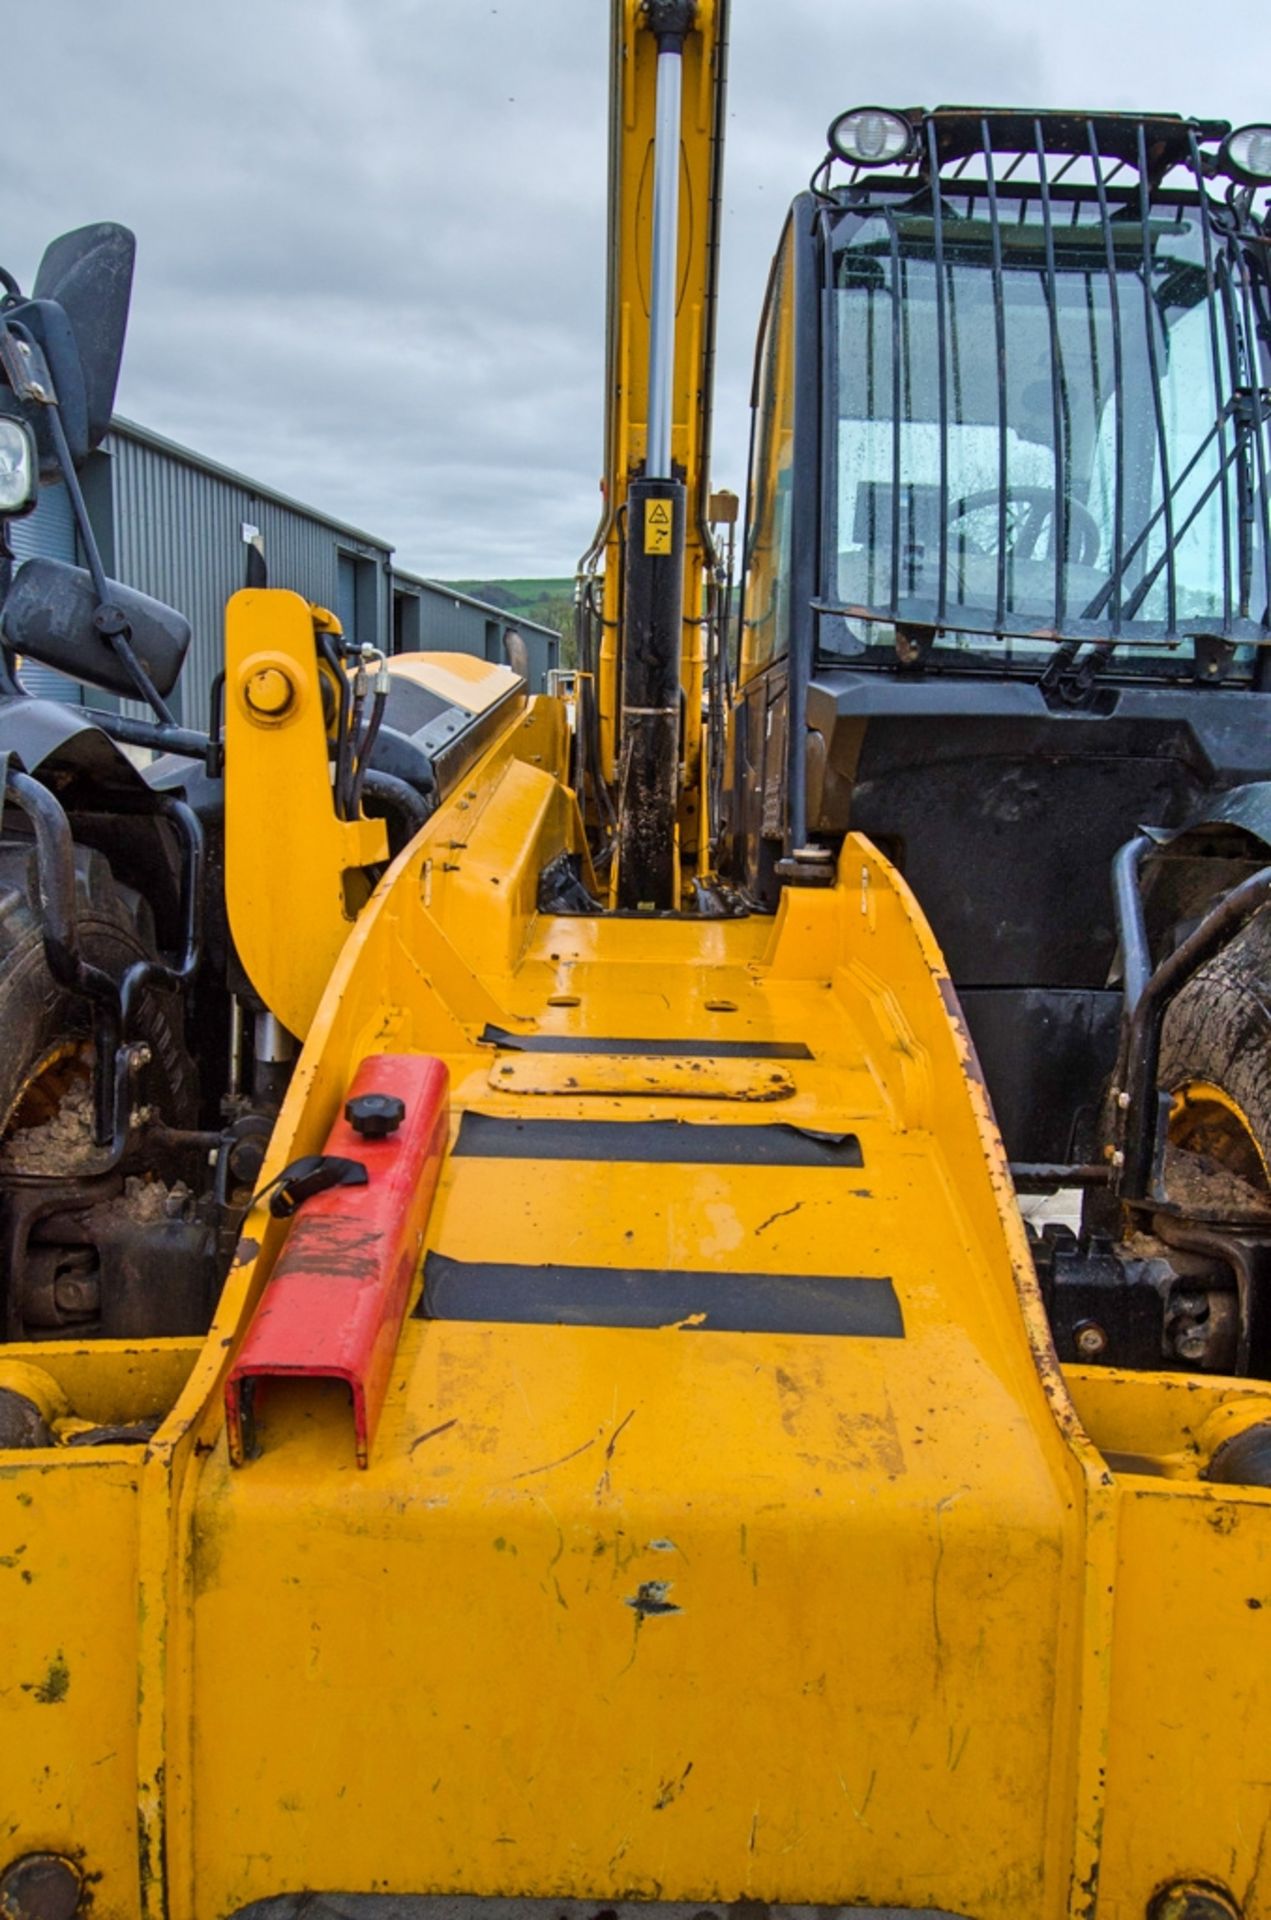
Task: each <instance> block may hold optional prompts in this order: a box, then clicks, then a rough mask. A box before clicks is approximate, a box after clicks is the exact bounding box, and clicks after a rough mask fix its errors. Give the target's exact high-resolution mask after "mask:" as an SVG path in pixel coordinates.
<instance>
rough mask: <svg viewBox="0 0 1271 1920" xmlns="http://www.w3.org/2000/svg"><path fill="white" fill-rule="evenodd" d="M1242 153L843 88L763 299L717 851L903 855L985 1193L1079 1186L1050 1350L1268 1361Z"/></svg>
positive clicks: (770, 867) (1249, 134) (1269, 451)
mask: <svg viewBox="0 0 1271 1920" xmlns="http://www.w3.org/2000/svg"><path fill="white" fill-rule="evenodd" d="M843 167H846V168H847V169H848V170H849V171H848V172H847V174H846V176H845V177H844V176H843V174H842V172H841V169H842V168H843ZM1268 180H1271V132H1269V131H1268V130H1267V129H1265V128H1243V129H1240V130H1239V131H1237V132H1235V133H1233V132H1232V131H1231V129H1230V128H1229V127H1228V126H1227V125H1226V124H1224V123H1217V122H1192V121H1187V120H1183V119H1179V118H1177V117H1175V116H1169V115H1158V116H1147V117H1142V116H1135V115H1116V114H1073V113H1063V114H1059V113H1037V114H1032V113H1021V112H1002V111H997V110H990V109H981V108H940V109H937V110H936V111H934V112H923V111H916V110H915V111H910V112H904V113H892V112H888V111H885V110H882V109H876V108H866V109H861V110H858V111H856V112H853V113H848V114H844V115H842V116H841V117H840V119H839V120H837V121H836V122H835V124H834V126H833V127H832V128H831V129H830V135H829V152H828V153H827V155H826V158H825V161H824V162H823V164H822V166H821V167H820V168H819V170H818V172H817V174H816V175H815V176H814V178H813V181H812V185H811V189H810V191H809V192H808V193H807V194H805V195H803V196H802V197H801V198H800V199H799V200H797V201H796V202H795V205H794V207H793V209H792V211H791V214H790V217H789V220H788V222H787V225H786V229H785V232H784V234H783V237H782V241H781V245H780V248H779V250H778V253H777V256H776V259H775V262H774V266H773V271H772V277H771V282H770V286H769V293H768V299H767V304H766V309H765V315H764V320H763V324H762V328H761V333H760V340H759V349H758V355H757V361H756V370H755V391H754V407H755V412H754V428H753V442H752V466H751V484H750V501H749V513H748V527H747V546H746V565H747V585H746V591H745V599H744V606H743V613H742V620H741V626H740V639H739V648H738V653H739V659H738V662H737V671H738V674H739V688H738V700H739V712H738V723H737V726H736V729H735V734H734V753H733V764H732V765H731V767H730V768H728V769H727V770H726V771H727V778H728V779H729V781H730V783H731V786H730V793H729V809H728V812H727V816H726V822H725V833H724V841H723V849H722V859H721V864H722V865H723V866H724V869H725V871H726V872H727V873H728V874H729V875H730V877H731V878H732V879H733V880H734V881H735V882H738V883H740V884H741V885H743V886H744V887H745V888H747V889H748V890H749V892H750V893H751V894H752V895H753V896H755V897H757V898H758V899H760V900H763V901H766V902H769V903H771V902H772V901H774V900H775V897H776V894H777V892H778V890H779V888H780V886H781V885H782V884H783V883H791V882H797V883H802V884H815V883H816V882H817V880H818V879H819V878H825V877H828V875H829V873H830V871H831V865H830V862H829V860H828V858H827V855H828V854H830V853H832V852H833V851H834V850H835V849H836V848H837V847H838V845H839V844H840V843H841V841H842V837H843V835H844V833H845V832H847V831H849V830H852V831H858V832H861V833H864V834H867V835H868V836H869V837H870V838H871V839H873V840H874V841H875V842H877V844H878V845H879V846H880V847H881V848H882V849H883V850H884V851H885V852H887V853H888V854H889V855H890V856H891V857H892V858H893V859H894V860H895V862H896V863H897V864H898V865H899V867H900V868H901V870H902V871H903V873H904V874H905V875H906V877H907V879H908V880H909V882H910V884H911V885H912V886H913V888H914V890H915V892H916V894H917V896H918V898H919V900H920V902H921V904H922V906H923V908H924V910H925V912H926V913H927V914H928V916H929V917H930V919H931V922H932V924H933V927H934V929H935V932H936V934H937V936H938V938H939V940H940V942H941V944H942V946H943V949H944V952H945V955H946V958H947V960H948V962H949V966H950V970H951V972H952V975H953V978H954V980H955V982H956V985H957V988H958V992H959V995H960V997H961V1001H962V1005H963V1007H964V1009H965V1012H966V1016H967V1020H968V1023H969V1025H970V1027H971V1030H972V1034H973V1037H974V1040H975V1042H976V1045H977V1048H978V1051H979V1053H980V1056H981V1060H982V1062H983V1066H984V1070H985V1074H986V1078H987V1081H988V1085H989V1088H990V1091H991V1094H992V1098H993V1101H994V1105H995V1108H996V1111H997V1115H998V1119H999V1121H1000V1124H1001V1126H1002V1131H1003V1134H1004V1138H1005V1141H1006V1146H1007V1150H1008V1153H1009V1155H1010V1158H1011V1160H1012V1163H1013V1165H1014V1168H1015V1174H1016V1180H1017V1184H1018V1185H1019V1186H1020V1187H1021V1189H1024V1190H1027V1189H1033V1190H1038V1191H1052V1190H1059V1189H1062V1188H1065V1187H1067V1188H1081V1189H1082V1190H1083V1191H1084V1193H1085V1195H1086V1201H1085V1207H1084V1226H1083V1230H1082V1233H1081V1235H1080V1237H1079V1239H1078V1238H1077V1237H1074V1235H1073V1234H1072V1233H1071V1232H1070V1231H1068V1230H1067V1229H1066V1228H1062V1227H1052V1228H1050V1229H1048V1230H1047V1232H1046V1235H1045V1238H1044V1240H1043V1241H1041V1242H1039V1246H1038V1255H1039V1266H1040V1269H1041V1273H1042V1278H1043V1283H1044V1285H1045V1287H1046V1289H1047V1291H1048V1293H1049V1295H1050V1296H1051V1299H1052V1307H1053V1317H1054V1319H1055V1326H1056V1335H1057V1339H1058V1343H1059V1347H1060V1352H1061V1355H1066V1356H1067V1357H1086V1358H1095V1359H1103V1360H1107V1361H1109V1362H1113V1361H1120V1362H1122V1363H1123V1364H1135V1365H1152V1364H1155V1365H1160V1364H1161V1363H1162V1359H1163V1358H1164V1359H1165V1360H1167V1361H1169V1362H1172V1363H1177V1362H1178V1361H1180V1360H1182V1361H1184V1362H1186V1363H1188V1364H1198V1365H1210V1366H1220V1367H1223V1368H1226V1369H1236V1368H1239V1369H1242V1370H1243V1369H1248V1368H1252V1369H1253V1370H1254V1371H1258V1372H1263V1373H1265V1372H1267V1371H1271V1329H1269V1328H1268V1326H1267V1324H1266V1311H1265V1307H1262V1308H1259V1306H1258V1304H1257V1303H1258V1301H1259V1299H1260V1298H1261V1297H1262V1296H1263V1295H1264V1294H1265V1293H1266V1291H1267V1289H1266V1287H1265V1286H1264V1285H1262V1284H1260V1282H1259V1269H1260V1264H1261V1263H1264V1262H1265V1260H1266V1258H1267V1234H1268V1223H1269V1221H1271V1212H1269V1211H1268V1209H1269V1206H1271V1178H1269V1173H1271V1074H1269V1071H1268V1066H1267V1060H1268V1047H1269V1045H1271V1017H1269V1015H1268V1012H1267V1005H1268V996H1269V994H1271V936H1269V935H1268V931H1267V925H1266V922H1267V918H1268V916H1266V915H1262V914H1260V912H1259V910H1260V908H1261V906H1262V903H1263V902H1264V901H1265V899H1266V898H1267V892H1268V882H1269V880H1271V871H1269V870H1268V868H1267V861H1268V858H1269V857H1271V856H1269V853H1268V848H1269V847H1271V784H1269V783H1271V744H1269V743H1271V652H1269V651H1268V646H1269V644H1271V624H1269V616H1268V608H1269V604H1271V524H1269V499H1271V474H1269V468H1271V432H1269V428H1271V394H1269V393H1268V380H1269V368H1271V359H1269V355H1271V274H1269V269H1271V229H1269V225H1268V215H1267V192H1266V183H1267V182H1268ZM1158 1086H1159V1087H1160V1088H1162V1089H1164V1093H1163V1094H1162V1093H1158ZM1198 1178H1200V1179H1201V1180H1202V1187H1203V1191H1200V1190H1198V1189H1197V1188H1196V1184H1195V1182H1196V1180H1197V1179H1198ZM1189 1182H1190V1184H1189ZM1184 1217H1186V1219H1187V1220H1189V1221H1190V1222H1191V1225H1190V1226H1189V1227H1187V1228H1184V1227H1183V1226H1182V1225H1181V1224H1180V1222H1181V1221H1182V1219H1183V1218H1184ZM1197 1220H1201V1221H1203V1222H1205V1223H1206V1224H1205V1225H1204V1226H1203V1227H1198V1226H1197V1225H1196V1222H1197ZM1123 1229H1124V1230H1129V1229H1132V1230H1133V1231H1132V1233H1131V1235H1130V1240H1129V1241H1127V1239H1126V1238H1125V1233H1124V1231H1123ZM1145 1234H1150V1235H1155V1236H1156V1241H1157V1242H1162V1243H1163V1241H1164V1240H1165V1239H1170V1240H1171V1242H1172V1243H1173V1244H1174V1246H1175V1249H1176V1253H1177V1257H1175V1258H1172V1259H1165V1258H1163V1257H1162V1255H1163V1246H1162V1245H1157V1244H1155V1243H1154V1244H1153V1245H1152V1246H1150V1247H1144V1246H1143V1245H1140V1244H1139V1242H1140V1241H1141V1240H1142V1238H1143V1236H1144V1235H1145ZM1135 1236H1137V1238H1135ZM1184 1243H1185V1246H1186V1250H1185V1251H1184V1250H1183V1246H1184ZM1127 1247H1132V1249H1133V1250H1131V1251H1127ZM1185 1268H1186V1269H1187V1271H1186V1272H1185V1273H1184V1269H1185ZM1210 1296H1212V1297H1210ZM1220 1296H1221V1297H1220ZM1180 1303H1181V1304H1180ZM1229 1303H1231V1311H1228V1304H1229Z"/></svg>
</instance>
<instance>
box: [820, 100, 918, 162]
mask: <svg viewBox="0 0 1271 1920" xmlns="http://www.w3.org/2000/svg"><path fill="white" fill-rule="evenodd" d="M826 140H827V143H828V145H829V149H830V152H831V153H833V154H836V155H837V156H838V158H839V159H840V160H846V161H847V163H848V165H849V166H853V167H886V166H891V165H893V164H894V163H895V162H896V161H898V160H906V159H908V157H909V155H910V154H911V153H912V152H913V148H914V129H913V126H912V124H911V123H910V122H909V121H908V120H906V118H905V117H904V115H903V114H900V113H890V112H889V111H888V110H887V108H886V107H852V108H850V109H849V110H848V112H846V113H840V115H839V116H838V119H837V120H834V121H832V122H831V124H830V130H829V132H828V134H827V135H826Z"/></svg>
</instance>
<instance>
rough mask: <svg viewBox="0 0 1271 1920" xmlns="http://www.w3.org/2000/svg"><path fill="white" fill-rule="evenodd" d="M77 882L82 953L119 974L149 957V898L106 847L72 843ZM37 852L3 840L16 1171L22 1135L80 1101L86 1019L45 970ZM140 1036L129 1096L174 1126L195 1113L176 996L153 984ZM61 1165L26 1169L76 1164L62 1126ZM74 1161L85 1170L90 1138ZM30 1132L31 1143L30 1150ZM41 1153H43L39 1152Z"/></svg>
mask: <svg viewBox="0 0 1271 1920" xmlns="http://www.w3.org/2000/svg"><path fill="white" fill-rule="evenodd" d="M75 890H76V906H77V909H78V918H79V931H80V941H81V946H82V950H83V954H84V958H85V959H86V960H88V961H90V962H91V963H92V964H93V965H94V966H97V967H100V968H102V969H103V970H104V971H105V972H108V973H110V974H112V975H113V976H114V977H116V978H118V977H119V976H120V975H121V974H122V973H123V972H124V970H125V969H126V968H127V967H128V966H130V965H131V964H132V962H133V961H134V960H140V959H144V958H146V957H151V958H153V956H154V954H155V951H156V947H155V935H154V923H153V916H152V914H151V911H150V907H149V905H148V903H147V902H146V901H145V900H143V898H142V897H141V895H140V894H139V893H136V892H135V891H134V890H133V889H132V888H130V887H125V886H122V885H121V884H120V883H119V882H118V881H117V880H116V879H115V877H114V875H113V873H112V872H111V869H110V863H109V861H108V860H107V859H106V857H105V855H104V854H101V853H98V852H96V851H94V850H93V849H91V848H88V847H80V846H77V847H76V848H75ZM39 897H40V896H39V886H38V881H37V877H36V865H35V855H34V850H33V848H32V845H31V842H30V841H29V840H22V839H18V838H16V837H7V838H5V839H3V840H0V1164H2V1165H3V1166H4V1167H5V1168H7V1169H8V1170H21V1168H22V1165H23V1162H24V1159H26V1158H27V1155H24V1153H23V1149H22V1137H23V1135H24V1134H26V1133H27V1132H28V1130H30V1129H39V1130H41V1132H43V1133H44V1135H45V1139H46V1141H47V1139H48V1122H50V1121H51V1120H54V1119H56V1117H57V1115H58V1112H59V1108H60V1107H61V1106H62V1105H63V1104H64V1102H65V1101H66V1099H67V1098H68V1096H69V1097H72V1098H74V1099H76V1100H77V1101H78V1103H79V1105H80V1106H81V1107H82V1105H83V1088H84V1084H85V1078H86V1074H87V1071H88V1065H89V1061H90V1057H91V1056H90V1052H89V1049H90V1047H91V1035H92V1018H91V1013H90V1010H89V1009H88V1007H87V1006H86V1005H85V1003H84V1002H83V1001H82V1000H80V999H78V998H77V997H76V996H75V995H74V994H71V993H68V992H67V991H66V990H65V988H63V987H59V986H58V985H57V983H56V982H55V981H54V979H53V978H52V976H51V974H50V973H49V970H48V965H47V963H46V961H45V958H44V943H43V936H42V933H41V926H40V916H39V908H38V902H39ZM136 1037H137V1039H139V1040H141V1041H143V1042H144V1043H145V1044H146V1045H147V1046H148V1047H149V1050H150V1062H149V1064H148V1066H146V1067H145V1068H144V1069H143V1071H142V1073H141V1075H140V1076H139V1079H138V1082H137V1086H136V1097H137V1100H138V1102H139V1103H145V1104H149V1105H153V1106H154V1107H155V1108H156V1109H157V1110H158V1111H159V1113H161V1114H162V1116H163V1118H164V1120H166V1121H167V1122H168V1124H169V1125H171V1126H189V1125H192V1124H193V1123H194V1120H195V1116H196V1112H197V1084H196V1076H195V1071H194V1066H193V1063H192V1061H191V1060H190V1057H189V1055H188V1053H187V1052H186V1049H185V1044H184V1037H183V1022H182V1007H181V1002H180V997H179V995H177V994H172V993H160V992H155V991H150V992H147V993H145V994H144V995H143V996H142V1000H141V1003H140V1005H139V1008H138V1017H137V1028H136ZM65 1144H66V1152H65V1154H64V1156H63V1157H64V1158H65V1160H66V1162H67V1164H65V1165H64V1166H63V1165H57V1164H54V1165H47V1164H41V1165H39V1166H38V1167H37V1166H35V1165H34V1164H33V1165H32V1166H31V1167H30V1169H29V1170H31V1171H40V1172H67V1173H72V1172H75V1171H77V1170H78V1167H77V1165H76V1146H77V1142H76V1141H75V1139H74V1137H73V1135H70V1134H69V1133H68V1140H67V1142H66V1143H65ZM78 1145H79V1146H80V1147H82V1148H86V1149H87V1151H86V1152H82V1153H81V1154H80V1156H79V1164H80V1165H81V1166H82V1167H83V1169H84V1170H86V1171H91V1163H92V1158H93V1155H92V1147H91V1138H90V1139H89V1140H87V1141H83V1140H82V1139H81V1140H80V1141H79V1142H78ZM35 1147H36V1139H35V1136H33V1137H32V1140H31V1143H30V1150H31V1151H32V1152H34V1151H35ZM46 1158H47V1156H46Z"/></svg>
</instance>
